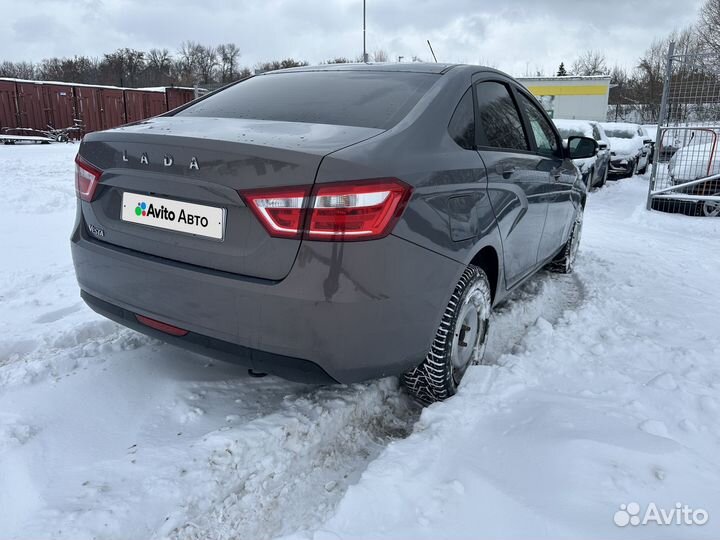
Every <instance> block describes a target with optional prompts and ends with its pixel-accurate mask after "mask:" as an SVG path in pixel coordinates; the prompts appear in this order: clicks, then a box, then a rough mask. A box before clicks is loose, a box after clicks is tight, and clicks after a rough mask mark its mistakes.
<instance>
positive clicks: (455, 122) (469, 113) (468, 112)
mask: <svg viewBox="0 0 720 540" xmlns="http://www.w3.org/2000/svg"><path fill="white" fill-rule="evenodd" d="M448 132H449V133H450V136H451V137H452V138H453V139H454V140H455V142H456V143H458V144H459V145H460V146H461V147H463V148H465V149H466V150H472V149H474V148H475V111H474V109H473V98H472V90H468V91H467V92H465V95H464V96H463V97H462V99H461V100H460V103H458V106H457V107H456V108H455V112H454V113H453V115H452V118H451V119H450V124H449V125H448Z"/></svg>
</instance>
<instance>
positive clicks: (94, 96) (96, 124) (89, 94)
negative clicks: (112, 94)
mask: <svg viewBox="0 0 720 540" xmlns="http://www.w3.org/2000/svg"><path fill="white" fill-rule="evenodd" d="M73 91H74V93H75V103H76V107H77V108H76V114H77V118H78V119H79V120H81V121H82V123H83V126H84V127H85V131H84V133H91V132H93V131H100V130H101V129H102V122H101V121H100V89H99V88H96V87H92V86H75V87H74V88H73Z"/></svg>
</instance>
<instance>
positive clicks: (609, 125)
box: [601, 122, 640, 131]
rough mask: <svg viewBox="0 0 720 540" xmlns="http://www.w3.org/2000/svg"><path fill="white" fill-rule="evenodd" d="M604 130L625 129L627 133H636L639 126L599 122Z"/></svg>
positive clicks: (625, 123)
mask: <svg viewBox="0 0 720 540" xmlns="http://www.w3.org/2000/svg"><path fill="white" fill-rule="evenodd" d="M601 124H602V126H603V127H604V128H605V129H626V130H628V131H636V130H637V128H639V127H640V126H639V125H638V124H630V123H627V122H601Z"/></svg>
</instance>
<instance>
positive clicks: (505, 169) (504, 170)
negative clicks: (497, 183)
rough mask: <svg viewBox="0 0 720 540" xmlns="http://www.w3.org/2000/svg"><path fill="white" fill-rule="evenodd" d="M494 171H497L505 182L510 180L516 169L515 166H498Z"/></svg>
mask: <svg viewBox="0 0 720 540" xmlns="http://www.w3.org/2000/svg"><path fill="white" fill-rule="evenodd" d="M496 169H497V172H498V173H499V174H501V175H502V177H503V178H504V179H505V180H507V179H508V178H510V177H511V176H512V175H513V173H515V172H516V171H517V170H518V168H517V167H516V166H515V165H500V164H498V166H497V167H496Z"/></svg>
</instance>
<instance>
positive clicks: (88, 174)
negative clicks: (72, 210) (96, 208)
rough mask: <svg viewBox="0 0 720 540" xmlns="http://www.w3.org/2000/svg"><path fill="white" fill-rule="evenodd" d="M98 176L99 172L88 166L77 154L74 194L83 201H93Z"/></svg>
mask: <svg viewBox="0 0 720 540" xmlns="http://www.w3.org/2000/svg"><path fill="white" fill-rule="evenodd" d="M100 176H102V171H101V170H99V169H96V168H95V167H93V166H92V165H90V164H89V163H88V162H87V161H85V160H84V159H83V158H81V157H80V155H79V154H78V155H77V156H76V157H75V193H77V196H78V197H80V198H81V199H82V200H83V201H88V202H91V201H92V200H93V198H94V197H95V190H96V189H97V186H98V182H100Z"/></svg>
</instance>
